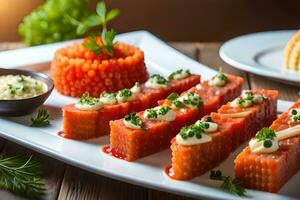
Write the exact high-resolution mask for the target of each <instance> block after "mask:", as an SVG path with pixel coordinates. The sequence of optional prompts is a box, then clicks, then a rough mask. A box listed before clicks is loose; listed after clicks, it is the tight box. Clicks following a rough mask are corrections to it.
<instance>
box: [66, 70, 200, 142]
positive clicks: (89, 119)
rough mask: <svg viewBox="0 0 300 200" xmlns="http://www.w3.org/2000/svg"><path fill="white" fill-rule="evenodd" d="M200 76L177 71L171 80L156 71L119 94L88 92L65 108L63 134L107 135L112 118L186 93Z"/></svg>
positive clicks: (73, 136) (171, 76) (82, 135)
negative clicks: (91, 94) (90, 93)
mask: <svg viewBox="0 0 300 200" xmlns="http://www.w3.org/2000/svg"><path fill="white" fill-rule="evenodd" d="M199 82H200V75H193V74H191V73H190V72H189V71H188V70H178V71H176V72H174V73H172V74H171V75H170V76H169V78H168V79H166V78H164V77H162V76H160V75H158V74H155V75H152V76H151V77H150V78H149V79H148V81H147V82H145V83H144V84H139V83H136V84H135V85H134V86H133V87H132V88H131V89H123V90H120V91H118V92H117V93H106V92H104V93H102V94H101V95H100V98H95V97H90V96H89V94H88V93H85V94H84V95H83V96H82V97H81V99H80V101H79V102H78V103H77V104H71V105H66V106H64V107H63V116H64V122H63V135H62V136H64V137H66V138H71V139H89V138H94V137H99V136H102V135H107V134H109V132H110V128H109V121H110V120H116V119H120V118H123V117H124V116H125V115H127V114H129V113H130V112H138V111H141V110H145V109H146V108H151V107H154V106H155V105H157V101H158V100H160V99H164V98H166V97H167V96H168V95H169V94H170V93H172V92H178V93H180V92H183V91H186V90H187V89H189V88H191V87H193V86H195V85H197V84H198V83H199Z"/></svg>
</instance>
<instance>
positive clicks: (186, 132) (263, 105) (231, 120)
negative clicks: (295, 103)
mask: <svg viewBox="0 0 300 200" xmlns="http://www.w3.org/2000/svg"><path fill="white" fill-rule="evenodd" d="M277 96H278V94H277V91H274V90H251V91H245V92H244V93H243V94H242V95H241V96H240V97H238V98H236V99H235V100H234V101H232V102H230V103H227V104H226V105H223V106H222V107H221V108H220V109H219V110H218V112H217V113H211V114H210V115H209V116H205V117H204V118H202V119H201V120H199V121H197V122H196V123H195V124H193V125H190V126H186V127H183V128H182V129H181V130H180V132H179V133H178V134H177V136H176V137H175V138H174V139H173V140H172V145H171V150H172V163H171V166H170V168H169V171H168V175H169V176H170V177H171V178H173V179H178V180H187V179H191V178H194V177H196V176H199V175H202V174H204V173H206V172H207V171H209V170H211V169H213V168H214V167H216V166H218V165H219V164H220V163H221V162H222V161H224V160H225V159H226V158H227V157H228V156H229V155H230V153H231V152H232V151H234V150H235V149H236V148H237V147H238V146H240V145H241V144H243V143H244V142H245V141H247V140H249V139H250V138H251V137H252V136H253V135H254V134H255V133H256V131H257V130H259V129H260V128H262V127H264V126H268V125H269V124H270V123H271V121H272V120H274V119H275V117H276V105H277Z"/></svg>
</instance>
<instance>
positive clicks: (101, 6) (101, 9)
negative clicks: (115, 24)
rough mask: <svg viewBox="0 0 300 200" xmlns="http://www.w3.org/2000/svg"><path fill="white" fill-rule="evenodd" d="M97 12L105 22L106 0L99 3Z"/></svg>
mask: <svg viewBox="0 0 300 200" xmlns="http://www.w3.org/2000/svg"><path fill="white" fill-rule="evenodd" d="M96 12H97V14H98V15H99V17H100V18H101V20H102V21H103V22H106V20H105V18H106V5H105V3H104V1H100V2H99V3H97V7H96Z"/></svg>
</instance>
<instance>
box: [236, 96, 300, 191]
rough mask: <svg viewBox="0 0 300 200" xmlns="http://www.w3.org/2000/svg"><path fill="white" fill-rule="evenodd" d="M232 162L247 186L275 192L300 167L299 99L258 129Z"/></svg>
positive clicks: (238, 176) (237, 173)
mask: <svg viewBox="0 0 300 200" xmlns="http://www.w3.org/2000/svg"><path fill="white" fill-rule="evenodd" d="M234 164H235V167H234V171H235V176H236V177H237V178H239V179H240V180H241V181H242V183H243V185H244V186H245V187H246V188H250V189H256V190H262V191H267V192H274V193H275V192H278V191H279V190H280V188H281V187H282V186H283V185H284V184H285V183H286V182H287V181H288V180H289V179H290V178H291V177H292V176H293V175H295V174H296V173H297V172H298V171H299V169H300V99H299V100H298V101H297V102H296V103H295V104H294V105H293V106H292V107H291V108H290V109H289V110H288V111H287V112H285V113H283V114H282V115H281V116H280V117H279V118H278V119H277V120H275V121H274V122H273V124H272V125H271V126H270V127H269V128H263V129H261V130H260V131H259V132H257V134H256V135H255V137H254V138H252V139H251V140H250V142H249V146H247V147H246V148H245V149H244V150H243V151H242V152H241V153H240V154H239V155H238V156H237V157H236V159H235V161H234Z"/></svg>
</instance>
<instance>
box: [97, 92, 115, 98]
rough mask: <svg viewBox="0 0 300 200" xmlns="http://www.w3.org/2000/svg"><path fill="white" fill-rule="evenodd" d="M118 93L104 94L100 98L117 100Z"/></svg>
mask: <svg viewBox="0 0 300 200" xmlns="http://www.w3.org/2000/svg"><path fill="white" fill-rule="evenodd" d="M116 95H117V94H116V93H107V92H102V93H101V95H100V97H103V98H115V97H116Z"/></svg>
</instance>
